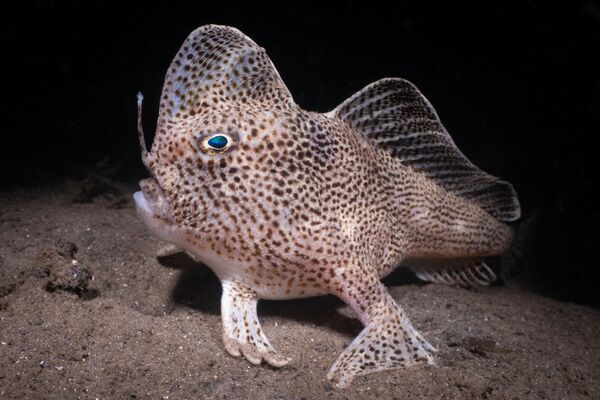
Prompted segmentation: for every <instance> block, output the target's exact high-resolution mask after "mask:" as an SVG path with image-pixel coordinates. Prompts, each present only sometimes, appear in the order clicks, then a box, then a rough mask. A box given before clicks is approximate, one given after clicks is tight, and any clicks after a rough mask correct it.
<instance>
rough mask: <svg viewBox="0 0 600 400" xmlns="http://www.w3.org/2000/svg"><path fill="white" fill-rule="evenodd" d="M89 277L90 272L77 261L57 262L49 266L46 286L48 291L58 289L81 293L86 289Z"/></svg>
mask: <svg viewBox="0 0 600 400" xmlns="http://www.w3.org/2000/svg"><path fill="white" fill-rule="evenodd" d="M91 279H92V273H91V272H90V271H89V270H88V269H87V268H86V267H85V266H84V265H82V264H80V263H78V262H72V263H57V264H54V265H52V266H51V268H50V277H49V281H48V285H47V288H48V289H49V290H50V291H52V290H55V289H60V290H67V291H72V292H75V293H78V294H81V293H83V292H84V291H86V290H87V288H88V283H89V281H90V280H91Z"/></svg>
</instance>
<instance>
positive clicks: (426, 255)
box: [134, 25, 521, 388]
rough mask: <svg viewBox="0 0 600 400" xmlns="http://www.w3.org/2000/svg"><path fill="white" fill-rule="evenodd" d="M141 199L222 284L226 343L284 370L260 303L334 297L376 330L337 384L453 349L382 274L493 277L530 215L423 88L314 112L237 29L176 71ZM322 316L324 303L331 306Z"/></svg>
mask: <svg viewBox="0 0 600 400" xmlns="http://www.w3.org/2000/svg"><path fill="white" fill-rule="evenodd" d="M142 99H143V96H141V94H140V95H139V96H138V135H139V142H140V151H141V158H142V162H143V164H144V165H145V167H146V169H147V170H148V173H149V178H146V179H144V180H142V181H140V191H137V192H136V193H135V194H134V200H135V203H136V210H137V213H138V215H139V217H140V218H141V220H142V221H143V223H144V224H145V225H146V226H147V228H148V229H149V231H150V232H151V233H152V234H153V235H155V236H156V237H157V238H159V239H161V240H163V241H165V242H167V243H169V246H171V247H170V250H169V249H168V250H167V251H170V252H173V251H182V252H186V253H188V254H189V255H191V256H192V257H193V258H194V259H195V260H198V261H199V262H201V263H203V264H205V265H206V266H208V267H209V268H210V269H212V271H213V272H214V273H215V274H216V276H217V277H218V278H219V280H220V282H221V285H222V289H223V290H222V297H221V319H222V331H223V344H224V347H225V349H226V351H227V352H228V353H229V354H230V355H232V356H234V357H240V356H243V357H244V358H245V359H246V360H248V361H249V362H250V363H252V364H256V365H258V364H260V363H262V362H263V361H264V362H265V363H267V364H269V365H271V366H273V367H283V366H284V365H286V364H288V363H289V362H290V358H289V357H287V356H285V355H283V354H281V353H280V352H279V351H277V350H276V349H275V348H274V346H273V345H272V344H271V343H270V341H269V339H268V338H267V337H266V335H265V332H264V330H263V329H262V328H261V325H260V322H259V319H258V315H257V302H258V300H260V299H271V300H284V299H297V298H304V297H311V296H320V295H333V296H336V297H338V298H340V299H341V300H343V301H344V302H345V303H346V304H347V305H348V306H349V307H350V308H351V309H352V310H353V311H354V312H355V313H356V315H357V317H358V319H359V320H360V322H361V323H362V325H363V328H362V331H361V332H360V334H359V335H358V336H357V337H356V338H355V339H354V340H353V341H352V342H351V343H350V344H349V345H348V346H347V348H346V349H345V350H343V352H342V353H341V354H340V355H339V357H338V358H337V360H336V361H335V362H334V363H333V365H332V366H331V368H330V369H329V370H328V372H327V375H326V377H327V379H329V380H330V381H331V382H332V383H333V384H334V385H335V386H336V387H339V388H345V387H348V386H349V385H350V384H351V383H352V381H353V379H355V378H356V377H358V376H363V375H367V374H371V373H375V372H384V371H391V370H397V369H400V368H404V367H408V366H411V365H415V364H420V363H425V364H434V353H435V352H436V351H437V349H436V348H435V347H434V346H433V345H431V344H430V343H429V342H428V341H427V340H426V339H425V337H424V336H423V335H422V334H421V333H420V332H419V331H418V330H417V329H416V328H415V326H414V325H413V324H412V323H411V321H410V319H409V316H408V314H407V313H406V312H405V311H404V309H403V308H402V307H401V306H400V305H399V304H398V303H397V302H396V301H395V300H394V299H393V298H392V296H391V295H390V294H389V292H388V290H387V288H386V287H385V286H384V285H383V284H382V283H381V278H382V277H384V276H386V275H388V274H389V273H391V272H392V271H393V270H395V269H396V268H399V267H403V268H409V269H410V270H412V271H414V272H415V274H416V275H417V276H418V277H419V278H420V279H422V280H424V281H428V282H433V283H440V284H447V285H456V286H467V287H477V286H485V285H489V284H490V283H492V282H494V281H495V280H496V276H495V274H494V272H493V270H492V269H490V268H489V267H488V266H487V265H486V258H487V257H491V256H497V255H501V254H503V253H505V252H507V251H508V249H509V248H510V246H511V242H512V241H513V237H514V232H513V228H512V226H511V224H510V222H512V221H515V220H517V219H519V218H520V215H521V210H520V205H519V200H518V197H517V194H516V192H515V190H514V188H513V186H512V185H511V184H510V183H508V182H506V181H503V180H501V179H500V178H497V177H494V176H492V175H490V174H488V173H486V172H484V171H482V170H481V169H479V168H478V167H476V166H475V165H474V164H473V163H471V162H470V161H469V160H468V159H467V158H466V157H465V156H464V155H463V154H462V153H461V151H460V150H459V149H458V148H457V146H456V145H455V143H454V142H453V140H452V138H451V137H450V135H449V134H448V132H447V131H446V129H445V128H444V126H443V124H442V122H441V121H440V118H439V117H438V115H437V113H436V111H435V109H434V108H433V106H432V105H431V104H430V103H429V101H428V100H427V99H426V98H425V97H424V96H423V95H422V94H421V92H420V91H419V90H418V89H417V88H416V86H415V85H413V84H412V83H410V82H409V81H407V80H405V79H402V78H383V79H381V80H378V81H376V82H374V83H372V84H369V85H368V86H366V87H364V88H363V89H362V90H360V91H358V92H357V93H356V94H354V95H353V96H351V97H350V98H348V99H347V100H345V101H343V102H342V103H341V104H340V105H339V106H337V107H336V108H335V109H333V110H331V111H329V112H326V113H320V112H314V111H307V110H304V109H303V108H301V107H300V106H299V105H298V104H296V103H295V102H294V99H293V98H292V95H291V93H290V91H289V90H288V88H287V87H286V85H285V84H284V82H283V80H282V78H281V76H280V75H279V73H278V71H277V69H276V68H275V66H274V64H273V62H272V61H271V59H270V58H269V57H268V55H267V53H266V51H265V49H263V48H262V47H260V46H259V45H257V44H256V43H255V42H254V41H252V39H250V38H249V37H247V36H246V35H245V34H243V33H242V32H241V31H239V30H238V29H236V28H233V27H228V26H219V25H206V26H202V27H200V28H198V29H196V30H195V31H193V32H192V33H191V34H190V35H189V36H188V37H187V39H186V40H185V41H184V43H183V44H182V46H181V48H180V49H179V51H178V52H177V54H176V55H175V57H174V59H173V61H172V63H171V65H170V66H169V69H168V71H167V74H166V77H165V81H164V86H163V89H162V94H161V98H160V105H159V113H158V122H157V127H156V133H155V136H154V140H153V143H152V147H151V150H150V151H148V150H147V147H146V144H145V137H144V132H143V128H142V123H141V115H142ZM315 312H318V311H315Z"/></svg>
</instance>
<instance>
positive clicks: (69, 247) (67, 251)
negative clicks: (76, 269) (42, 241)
mask: <svg viewBox="0 0 600 400" xmlns="http://www.w3.org/2000/svg"><path fill="white" fill-rule="evenodd" d="M55 248H56V252H57V253H58V254H59V255H61V256H63V257H65V258H67V259H69V260H72V259H74V258H75V253H77V250H78V249H77V245H76V244H75V243H73V242H69V241H68V240H64V239H62V238H61V239H58V240H57V241H56V245H55Z"/></svg>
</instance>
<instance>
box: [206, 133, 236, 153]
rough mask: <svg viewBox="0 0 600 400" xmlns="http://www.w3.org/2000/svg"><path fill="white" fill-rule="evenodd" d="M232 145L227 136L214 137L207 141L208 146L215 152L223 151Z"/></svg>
mask: <svg viewBox="0 0 600 400" xmlns="http://www.w3.org/2000/svg"><path fill="white" fill-rule="evenodd" d="M230 143H231V139H229V137H228V136H226V135H214V136H213V137H211V138H210V139H208V140H207V141H206V145H207V146H208V147H209V148H211V149H213V150H223V149H225V148H226V147H227V146H228V145H229V144H230Z"/></svg>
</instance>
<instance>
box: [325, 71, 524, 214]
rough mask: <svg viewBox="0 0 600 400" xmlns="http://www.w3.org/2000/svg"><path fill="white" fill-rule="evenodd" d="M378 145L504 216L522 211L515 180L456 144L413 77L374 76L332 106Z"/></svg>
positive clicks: (427, 174) (456, 191)
mask: <svg viewBox="0 0 600 400" xmlns="http://www.w3.org/2000/svg"><path fill="white" fill-rule="evenodd" d="M329 115H332V116H334V115H335V116H338V117H339V118H341V119H343V120H344V121H345V122H346V123H348V124H349V125H350V126H352V127H353V128H355V129H356V130H358V131H359V132H360V133H362V135H363V136H364V137H365V139H367V140H368V141H369V142H370V143H372V144H373V145H375V146H377V147H380V148H383V149H385V150H386V151H388V152H389V153H390V154H392V156H394V157H397V158H399V159H400V160H401V162H402V163H403V164H404V165H406V166H408V167H410V168H412V169H414V170H415V171H418V172H421V173H423V174H425V175H426V176H427V177H429V178H430V179H432V180H434V181H435V182H436V183H438V184H439V185H441V186H442V187H444V188H445V189H447V190H449V191H451V192H453V193H455V194H457V195H459V196H462V197H465V198H468V199H469V200H471V201H473V202H474V203H476V204H477V205H479V206H480V207H481V208H483V209H484V210H486V211H487V212H489V213H490V214H491V215H493V216H494V217H495V218H497V219H499V220H501V221H513V220H516V219H518V218H519V217H520V215H521V209H520V205H519V200H518V198H517V194H516V193H515V191H514V189H513V187H512V185H511V184H510V183H508V182H504V181H502V180H500V179H498V178H496V177H494V176H492V175H489V174H487V173H485V172H483V171H482V170H480V169H479V168H477V167H476V166H475V165H473V164H472V163H471V162H470V161H469V160H468V159H467V158H466V157H465V156H464V155H463V154H462V153H461V152H460V150H459V149H458V148H457V147H456V145H455V144H454V142H453V140H452V138H451V137H450V135H449V134H448V132H447V131H446V129H445V128H444V126H443V125H442V122H441V121H440V119H439V117H438V116H437V113H436V112H435V109H434V108H433V107H432V106H431V104H430V103H429V101H428V100H427V99H426V98H425V96H423V95H422V94H421V92H419V90H418V89H417V88H416V87H415V86H414V85H413V84H412V83H410V82H408V81H406V80H404V79H399V78H387V79H382V80H379V81H377V82H374V83H372V84H370V85H368V86H366V87H365V88H364V89H362V90H361V91H359V92H358V93H356V94H354V95H353V96H352V97H350V98H349V99H348V100H346V101H345V102H343V103H342V104H341V105H339V106H338V107H337V108H336V109H334V110H333V111H331V112H330V113H329Z"/></svg>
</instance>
